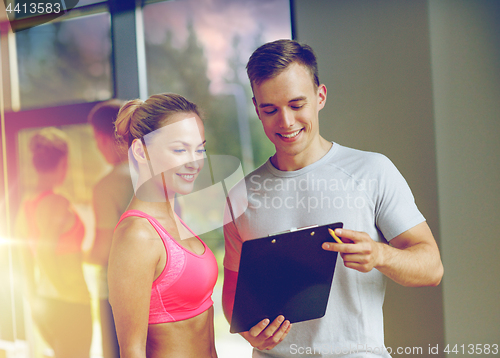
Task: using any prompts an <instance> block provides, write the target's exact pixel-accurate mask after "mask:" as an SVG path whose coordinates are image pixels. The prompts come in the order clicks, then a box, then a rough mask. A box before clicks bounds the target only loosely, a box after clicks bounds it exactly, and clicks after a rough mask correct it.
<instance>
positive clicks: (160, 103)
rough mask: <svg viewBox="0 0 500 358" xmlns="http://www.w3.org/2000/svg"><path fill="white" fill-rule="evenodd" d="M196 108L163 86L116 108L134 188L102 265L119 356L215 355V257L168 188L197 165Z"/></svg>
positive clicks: (200, 149)
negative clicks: (186, 220) (162, 90)
mask: <svg viewBox="0 0 500 358" xmlns="http://www.w3.org/2000/svg"><path fill="white" fill-rule="evenodd" d="M200 113H201V112H200V110H199V109H198V107H197V106H196V105H195V104H194V103H192V102H189V101H188V100H186V99H185V98H184V97H182V96H180V95H176V94H167V93H165V94H159V95H153V96H151V97H150V98H149V99H147V100H146V101H144V102H143V101H141V100H133V101H130V102H128V103H126V104H125V105H124V106H123V107H122V108H121V110H120V113H119V114H118V119H117V121H116V124H115V126H116V130H117V134H118V135H120V136H121V137H122V138H123V139H124V140H125V141H126V142H127V143H128V145H129V162H130V167H131V172H132V173H133V175H132V177H133V184H134V192H135V195H134V197H133V198H132V201H131V202H130V204H129V206H128V208H127V211H126V212H125V213H124V214H123V215H122V217H121V219H120V222H119V223H118V225H117V227H116V229H115V234H114V236H113V244H112V248H111V253H110V257H109V266H108V282H109V300H110V303H111V306H112V307H113V313H114V317H115V323H116V331H117V336H118V342H119V345H120V356H121V357H133V358H139V357H140V358H145V357H148V358H155V357H166V356H176V357H184V356H190V357H191V356H196V357H217V354H216V352H215V339H214V326H213V317H214V313H213V312H214V311H213V301H212V298H211V296H212V291H213V287H214V285H215V282H216V280H217V274H218V269H217V262H216V260H215V257H214V255H213V253H212V251H210V249H209V248H208V246H207V245H205V243H204V242H203V241H201V240H200V239H199V237H198V236H196V234H195V233H194V232H193V231H191V230H190V229H189V228H188V227H187V226H186V224H185V223H184V222H183V221H182V220H181V219H180V218H179V217H178V216H177V215H176V214H175V211H174V206H175V195H176V194H188V193H190V192H191V191H192V190H193V185H194V181H195V180H196V178H197V176H198V174H199V172H200V171H201V169H202V168H203V162H204V157H205V149H204V145H205V134H204V127H203V122H202V120H201V115H200Z"/></svg>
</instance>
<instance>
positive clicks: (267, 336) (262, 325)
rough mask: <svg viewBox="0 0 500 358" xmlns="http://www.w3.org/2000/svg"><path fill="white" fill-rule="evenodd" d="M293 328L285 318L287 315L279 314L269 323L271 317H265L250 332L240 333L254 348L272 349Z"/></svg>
mask: <svg viewBox="0 0 500 358" xmlns="http://www.w3.org/2000/svg"><path fill="white" fill-rule="evenodd" d="M291 328H292V324H291V323H290V322H289V321H288V320H285V317H283V316H278V317H276V319H275V320H274V321H273V322H272V323H269V319H267V318H266V319H263V320H262V321H260V322H259V323H257V324H256V325H255V326H253V327H252V328H251V329H250V330H249V331H248V332H242V333H240V334H241V335H242V336H243V338H245V339H246V340H247V341H248V342H249V343H250V344H251V345H252V347H254V348H257V349H260V350H271V349H273V348H274V347H276V346H277V345H278V344H279V343H281V342H282V341H283V340H284V339H285V337H286V336H287V334H288V332H290V329H291Z"/></svg>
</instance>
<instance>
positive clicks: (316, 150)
mask: <svg viewBox="0 0 500 358" xmlns="http://www.w3.org/2000/svg"><path fill="white" fill-rule="evenodd" d="M331 147H332V142H329V141H327V140H326V139H324V138H323V137H319V140H318V142H317V143H316V144H315V145H314V146H313V147H310V148H307V149H306V150H304V151H302V152H300V153H298V154H295V155H290V154H287V153H283V152H278V151H277V152H276V153H275V154H274V155H273V156H272V157H271V164H272V165H273V166H274V167H275V168H276V169H278V170H281V171H295V170H299V169H302V168H304V167H307V166H308V165H311V164H313V163H315V162H317V161H318V160H320V159H321V158H323V157H324V156H325V154H326V153H328V151H329V150H330V148H331Z"/></svg>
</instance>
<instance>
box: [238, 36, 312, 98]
mask: <svg viewBox="0 0 500 358" xmlns="http://www.w3.org/2000/svg"><path fill="white" fill-rule="evenodd" d="M292 63H299V64H301V65H303V66H305V67H306V68H307V70H308V71H309V73H310V74H311V79H312V81H313V85H314V89H317V88H318V86H319V84H320V83H319V76H318V64H317V61H316V55H315V54H314V51H313V49H312V48H311V47H310V46H309V45H306V44H301V43H299V42H297V41H294V40H277V41H273V42H268V43H266V44H264V45H262V46H260V47H259V48H258V49H257V50H255V51H254V53H253V54H252V56H250V59H249V60H248V64H247V74H248V78H249V79H250V84H251V85H252V88H253V85H254V84H257V85H258V84H261V83H262V82H263V81H265V80H268V79H270V78H274V77H276V76H278V75H279V74H280V73H281V72H283V71H284V70H286V69H287V68H288V66H290V65H291V64H292Z"/></svg>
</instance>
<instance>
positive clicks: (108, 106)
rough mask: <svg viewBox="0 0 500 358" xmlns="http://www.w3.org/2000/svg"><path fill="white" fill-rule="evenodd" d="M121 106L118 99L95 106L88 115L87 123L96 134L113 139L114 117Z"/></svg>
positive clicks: (122, 102) (121, 102)
mask: <svg viewBox="0 0 500 358" xmlns="http://www.w3.org/2000/svg"><path fill="white" fill-rule="evenodd" d="M123 104H124V101H121V100H119V99H110V100H108V101H105V102H101V103H99V104H97V105H95V106H94V108H92V110H91V111H90V113H89V115H88V121H89V123H90V124H91V125H92V127H93V128H94V130H95V131H96V132H99V133H102V134H105V135H107V136H109V137H113V138H114V136H115V121H116V117H117V116H118V112H119V111H120V108H121V106H122V105H123Z"/></svg>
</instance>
